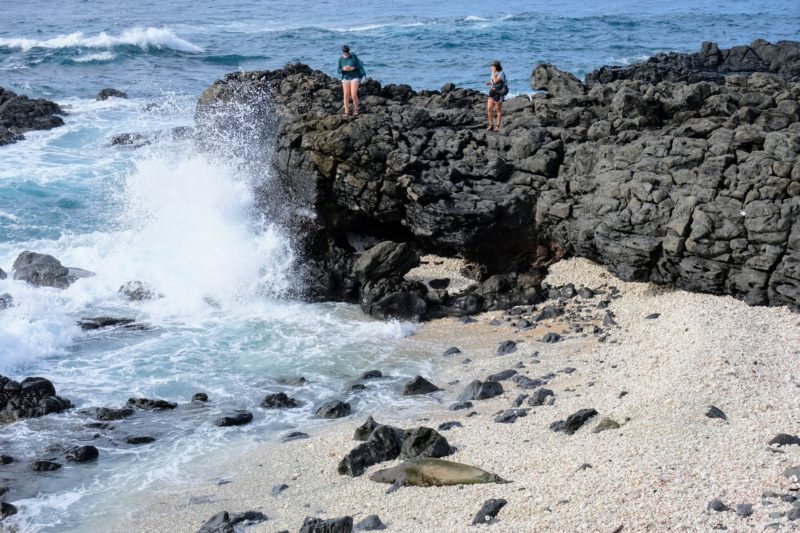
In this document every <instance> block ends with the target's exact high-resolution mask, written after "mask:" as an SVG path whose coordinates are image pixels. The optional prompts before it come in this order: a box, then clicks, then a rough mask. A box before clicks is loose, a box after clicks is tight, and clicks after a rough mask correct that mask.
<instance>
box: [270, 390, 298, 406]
mask: <svg viewBox="0 0 800 533" xmlns="http://www.w3.org/2000/svg"><path fill="white" fill-rule="evenodd" d="M261 407H266V408H267V409H292V408H295V407H300V403H299V402H298V401H297V400H295V399H294V398H291V397H289V396H287V395H286V393H285V392H279V393H277V394H267V395H266V396H264V399H263V400H261Z"/></svg>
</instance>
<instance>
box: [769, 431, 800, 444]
mask: <svg viewBox="0 0 800 533" xmlns="http://www.w3.org/2000/svg"><path fill="white" fill-rule="evenodd" d="M767 444H769V445H770V446H791V445H795V446H800V437H798V436H796V435H787V434H786V433H779V434H777V435H776V436H774V437H773V438H772V440H770V441H769V442H768V443H767Z"/></svg>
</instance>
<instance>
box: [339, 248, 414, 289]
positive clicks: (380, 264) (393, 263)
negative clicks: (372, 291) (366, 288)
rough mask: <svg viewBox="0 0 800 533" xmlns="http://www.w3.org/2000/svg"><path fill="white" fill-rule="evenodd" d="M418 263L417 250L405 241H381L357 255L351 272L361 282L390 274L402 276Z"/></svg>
mask: <svg viewBox="0 0 800 533" xmlns="http://www.w3.org/2000/svg"><path fill="white" fill-rule="evenodd" d="M417 265H419V252H417V251H416V250H415V249H414V248H412V247H411V246H410V245H408V244H406V243H397V242H392V241H383V242H380V243H378V244H376V245H375V246H373V247H372V248H370V249H369V250H367V251H366V252H364V253H363V254H361V257H359V258H358V259H357V260H356V262H355V264H354V265H353V272H354V273H355V275H356V276H357V277H358V280H359V281H360V282H361V283H362V284H366V283H368V282H370V281H375V280H378V279H382V278H387V277H392V276H403V275H404V274H405V273H406V272H408V271H409V270H411V269H412V268H414V267H415V266H417Z"/></svg>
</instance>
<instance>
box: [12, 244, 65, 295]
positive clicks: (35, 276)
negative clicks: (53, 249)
mask: <svg viewBox="0 0 800 533" xmlns="http://www.w3.org/2000/svg"><path fill="white" fill-rule="evenodd" d="M13 268H14V279H16V280H21V281H26V282H28V283H30V284H31V285H34V286H37V287H55V288H57V289H66V288H67V287H69V284H70V281H69V269H68V268H67V267H65V266H64V265H62V264H61V262H60V261H59V260H58V259H56V258H55V257H53V256H52V255H47V254H39V253H36V252H27V251H26V252H22V253H21V254H19V256H18V257H17V259H16V261H14V267H13Z"/></svg>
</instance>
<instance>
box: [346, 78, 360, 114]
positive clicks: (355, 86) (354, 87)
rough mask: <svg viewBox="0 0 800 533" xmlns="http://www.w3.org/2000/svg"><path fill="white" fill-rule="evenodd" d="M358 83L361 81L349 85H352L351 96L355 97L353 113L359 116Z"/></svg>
mask: <svg viewBox="0 0 800 533" xmlns="http://www.w3.org/2000/svg"><path fill="white" fill-rule="evenodd" d="M358 83H359V81H358V80H356V81H351V82H350V83H349V84H348V85H350V96H352V97H353V113H355V114H356V115H358Z"/></svg>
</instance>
